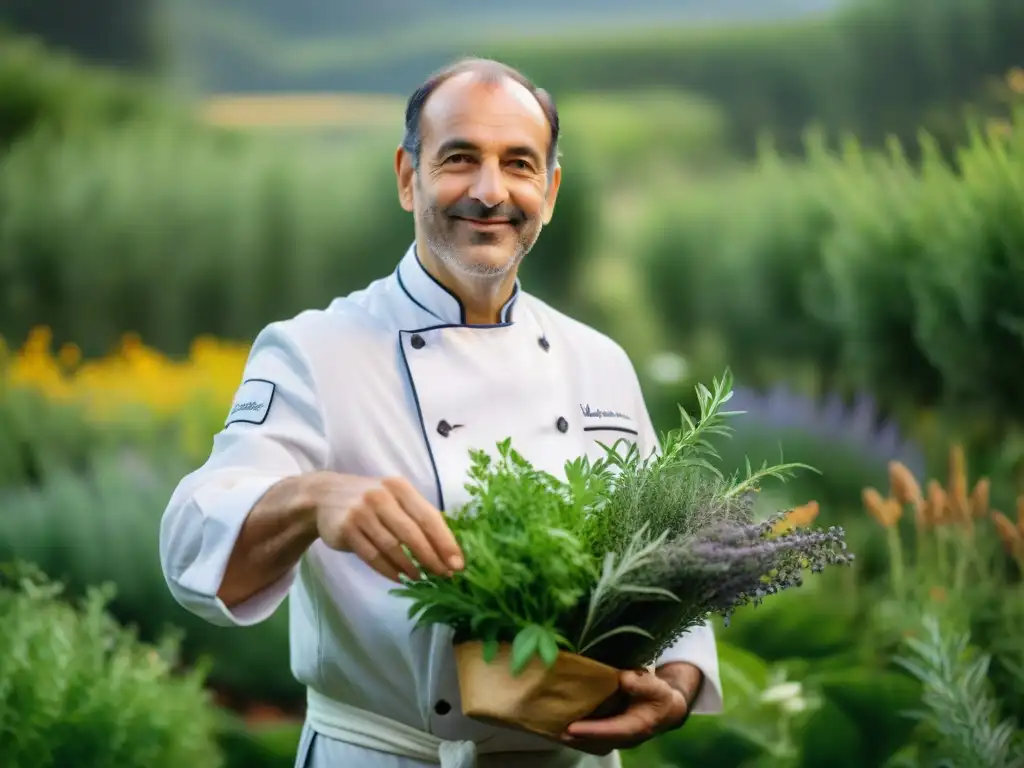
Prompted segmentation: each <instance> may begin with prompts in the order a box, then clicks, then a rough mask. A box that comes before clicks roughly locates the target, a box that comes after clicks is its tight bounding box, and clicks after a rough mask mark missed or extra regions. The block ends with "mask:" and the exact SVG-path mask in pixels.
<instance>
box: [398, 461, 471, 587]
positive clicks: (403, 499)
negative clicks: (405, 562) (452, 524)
mask: <svg viewBox="0 0 1024 768" xmlns="http://www.w3.org/2000/svg"><path fill="white" fill-rule="evenodd" d="M384 487H385V488H387V489H388V490H389V491H391V493H392V494H394V496H395V498H396V499H397V500H398V503H399V504H401V506H402V508H403V509H404V510H405V512H406V513H407V514H408V515H409V517H410V518H412V520H413V521H415V522H416V524H417V525H418V526H419V528H420V530H422V531H423V533H424V534H425V535H426V537H427V539H428V541H429V542H430V544H431V545H432V548H433V550H434V551H435V552H437V554H438V555H439V556H440V557H441V559H442V560H443V561H444V563H445V564H446V565H447V566H448V569H451V570H453V571H461V570H462V569H463V567H464V566H465V561H464V559H463V556H462V550H461V549H459V544H458V542H457V541H455V535H454V534H453V533H452V531H451V528H449V527H448V522H447V521H446V520H445V518H444V515H443V514H442V513H441V511H440V510H438V509H437V508H436V507H435V506H434V505H432V504H431V503H430V502H428V501H427V500H426V499H424V498H423V497H422V496H421V495H420V494H419V493H418V492H417V491H416V489H415V488H413V487H412V486H411V485H409V484H408V483H407V482H404V481H401V480H388V481H385V484H384ZM417 556H418V555H417ZM446 570H447V569H446Z"/></svg>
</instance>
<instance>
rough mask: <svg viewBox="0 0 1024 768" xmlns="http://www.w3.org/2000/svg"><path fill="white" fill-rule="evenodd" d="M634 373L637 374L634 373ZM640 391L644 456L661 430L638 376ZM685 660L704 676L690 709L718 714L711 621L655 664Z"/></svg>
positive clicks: (719, 687)
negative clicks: (655, 421) (655, 420)
mask: <svg viewBox="0 0 1024 768" xmlns="http://www.w3.org/2000/svg"><path fill="white" fill-rule="evenodd" d="M634 376H635V373H634ZM634 384H635V386H636V391H637V399H638V402H639V405H638V406H637V412H638V422H639V425H640V429H639V430H638V431H639V432H640V435H639V437H638V440H639V444H638V446H637V447H638V448H639V449H640V451H641V453H642V454H643V455H647V454H650V453H653V452H660V451H661V444H660V441H659V440H658V433H657V431H656V430H655V429H654V424H653V423H652V421H651V417H650V414H649V412H648V410H647V405H646V402H645V401H644V396H643V392H642V391H641V389H640V382H639V379H637V378H634ZM675 662H684V663H686V664H692V665H693V666H695V667H696V668H697V669H699V670H700V671H701V673H702V674H703V675H704V681H703V683H702V685H701V689H700V693H699V694H698V695H697V698H696V700H695V701H693V702H691V704H690V712H691V713H692V714H695V715H717V714H719V713H721V712H722V711H723V705H724V701H723V697H722V680H721V675H720V673H719V669H718V646H717V643H716V640H715V631H714V628H713V627H712V626H711V623H710V622H707V621H705V622H704V623H702V624H698V625H697V626H695V627H691V628H690V629H689V630H687V631H686V632H684V633H683V634H682V635H680V636H679V637H678V638H677V639H676V641H675V642H674V643H673V644H672V645H671V646H669V647H668V648H666V649H665V650H664V651H663V652H662V654H661V655H660V656H659V657H658V659H657V660H656V661H655V667H662V666H665V665H666V664H672V663H675Z"/></svg>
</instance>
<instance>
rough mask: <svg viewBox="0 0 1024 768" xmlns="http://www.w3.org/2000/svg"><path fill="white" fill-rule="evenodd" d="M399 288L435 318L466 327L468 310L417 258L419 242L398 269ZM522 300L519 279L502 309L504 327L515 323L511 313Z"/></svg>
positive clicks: (409, 251) (403, 259) (412, 247)
mask: <svg viewBox="0 0 1024 768" xmlns="http://www.w3.org/2000/svg"><path fill="white" fill-rule="evenodd" d="M395 277H396V278H397V279H398V285H399V287H400V288H401V289H402V291H403V292H404V293H405V295H406V296H407V297H408V298H409V300H410V301H411V302H412V303H413V304H415V305H416V306H418V307H419V308H420V309H422V310H423V311H424V312H427V313H428V314H430V315H433V316H434V317H435V318H437V320H438V321H439V322H441V323H444V324H445V325H466V308H465V307H464V306H463V305H462V302H461V301H460V300H459V297H458V296H456V295H455V294H454V293H452V292H451V291H449V290H448V289H447V288H445V287H444V286H443V285H441V283H439V282H438V281H437V279H436V278H435V277H434V276H433V275H431V274H430V273H429V272H427V269H426V267H424V266H423V262H421V261H420V260H419V256H417V255H416V243H413V244H412V245H410V246H409V249H408V250H407V251H406V252H405V256H403V257H402V260H401V261H400V262H399V263H398V268H397V269H396V270H395ZM518 298H519V279H518V278H516V284H515V287H514V288H513V289H512V295H511V296H510V297H509V299H508V301H506V302H505V304H504V306H503V307H502V308H501V314H500V318H501V323H500V324H501V325H511V324H512V322H513V321H512V310H513V308H514V307H515V303H516V299H518Z"/></svg>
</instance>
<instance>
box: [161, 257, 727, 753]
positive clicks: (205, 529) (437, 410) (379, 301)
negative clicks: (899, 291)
mask: <svg viewBox="0 0 1024 768" xmlns="http://www.w3.org/2000/svg"><path fill="white" fill-rule="evenodd" d="M242 378H243V381H242V383H241V385H240V387H239V390H238V393H237V395H236V397H235V401H234V403H233V404H232V408H231V411H230V414H229V416H228V418H227V421H226V424H225V427H224V428H223V430H222V431H221V432H219V433H218V434H217V435H216V436H215V437H214V441H213V449H212V452H211V454H210V456H209V458H208V459H207V461H206V462H205V464H203V466H201V467H200V468H199V469H197V470H195V471H194V472H192V473H191V474H189V475H188V476H186V477H185V478H184V479H183V480H182V481H181V483H180V484H179V485H178V487H177V488H176V489H175V491H174V494H173V496H172V498H171V499H170V502H169V504H168V506H167V509H166V511H165V512H164V516H163V520H162V523H161V532H160V559H161V563H162V567H163V572H164V575H165V578H166V580H167V583H168V586H169V588H170V590H171V592H172V594H173V595H174V597H175V598H176V599H177V600H178V602H179V603H180V604H181V605H183V606H184V607H185V608H186V609H188V610H189V611H192V612H193V613H195V614H197V615H198V616H200V617H203V618H204V619H206V620H208V621H210V622H212V623H214V624H220V625H226V626H230V625H234V626H247V625H252V624H256V623H258V622H261V621H263V620H265V619H267V618H268V617H269V616H270V615H271V614H272V613H273V612H274V611H275V610H276V609H277V608H278V607H279V606H280V604H281V603H282V602H283V601H284V599H285V597H286V596H288V595H289V594H290V596H291V600H290V605H289V608H290V610H289V614H290V638H291V666H292V671H293V673H294V675H295V677H296V678H297V679H298V680H299V681H300V682H301V683H304V684H305V685H306V686H307V687H308V688H310V689H312V690H313V691H315V692H317V693H319V694H322V695H323V696H326V697H329V698H330V699H332V700H334V701H338V702H342V703H344V704H347V705H350V706H353V707H357V708H359V709H361V710H367V711H369V712H372V713H376V714H378V715H383V716H385V717H387V718H390V719H391V720H393V721H397V722H399V723H403V724H405V725H407V726H412V727H414V728H416V729H420V730H422V731H426V732H427V733H430V734H433V735H435V736H436V737H438V738H440V739H444V740H467V741H473V742H476V743H477V744H478V745H480V748H481V751H482V752H483V751H487V752H501V751H505V750H507V751H509V752H520V751H530V750H538V751H545V752H546V753H547V754H550V755H551V760H550V761H549V762H548V763H546V762H544V760H543V759H542V758H543V755H542V756H540V757H538V756H537V755H533V756H532V760H531V765H532V766H533V767H534V768H544V766H545V765H548V764H551V765H556V764H557V765H558V766H559V768H561V766H563V765H565V764H566V763H565V762H564V761H565V759H566V755H565V752H566V750H564V749H562V748H561V747H559V746H558V745H555V744H553V743H552V742H550V741H548V740H544V739H540V738H538V737H535V736H531V735H524V734H521V733H518V732H513V731H511V730H508V729H502V728H497V727H493V726H490V725H484V724H481V723H478V722H476V721H473V720H470V719H468V718H465V717H463V716H462V714H461V707H460V699H459V686H458V678H457V673H456V667H455V662H454V654H453V652H452V633H451V630H450V629H448V628H446V627H442V626H434V627H431V628H422V629H418V630H414V629H413V624H412V622H411V621H410V620H409V619H408V617H407V610H408V602H407V601H405V600H404V599H400V598H397V597H394V596H391V595H389V594H388V591H389V590H390V589H393V588H395V587H396V584H395V583H394V582H391V581H389V580H387V579H385V578H384V577H382V576H380V575H379V574H378V573H376V572H375V571H374V570H372V569H371V568H370V567H369V566H367V565H366V564H365V563H363V562H362V561H361V560H360V559H359V558H358V557H357V556H355V555H354V554H351V553H346V552H337V551H334V550H331V549H329V548H328V547H327V546H326V545H324V544H323V542H320V541H317V542H316V543H314V544H313V545H312V546H311V547H310V548H309V550H308V551H307V552H306V553H305V555H304V556H303V557H302V559H301V560H300V562H299V563H298V564H297V566H296V567H295V568H294V569H293V570H292V571H291V572H289V573H288V574H286V575H285V576H284V577H283V578H281V579H280V580H279V581H277V582H276V583H274V584H271V585H270V586H269V587H267V588H266V589H264V590H263V591H262V592H261V593H259V594H257V595H255V596H253V597H252V598H250V599H249V600H247V601H246V602H244V603H243V604H241V605H238V606H235V607H234V608H231V609H229V608H228V607H227V606H226V605H225V604H224V603H223V602H222V601H221V600H220V599H219V598H218V597H217V591H218V588H219V586H220V583H221V580H222V578H223V574H224V570H225V567H226V565H227V561H228V557H229V555H230V553H231V550H232V548H233V546H234V543H235V540H236V537H237V535H238V532H239V529H240V528H241V526H242V523H243V521H244V520H245V518H246V515H247V514H248V513H249V510H250V509H251V508H252V507H253V505H254V504H255V503H256V502H257V501H258V500H259V499H260V497H261V496H262V495H263V494H264V493H265V492H266V491H267V490H268V489H269V488H270V487H271V486H272V485H274V484H275V483H277V482H278V481H280V480H281V479H283V478H286V477H289V476H294V475H299V474H301V473H305V472H311V471H315V470H333V471H336V472H341V473H345V474H354V475H366V476H374V477H384V476H402V477H404V478H406V479H408V480H409V481H410V482H411V483H412V484H413V485H414V486H415V487H416V488H417V489H418V490H419V491H420V492H421V493H422V494H423V495H424V497H425V498H427V499H428V500H430V501H431V502H432V503H434V504H435V505H437V507H438V508H439V509H442V510H452V509H455V508H457V507H458V506H460V505H461V504H463V503H465V502H466V501H468V497H467V493H466V491H465V489H464V484H465V482H466V479H467V470H468V467H469V463H470V455H469V451H470V449H471V448H481V449H485V450H488V451H493V450H494V449H495V445H496V443H498V442H499V441H501V440H503V439H505V438H507V437H511V439H512V444H513V447H515V448H516V449H517V450H518V451H520V452H521V453H522V454H523V455H524V456H525V457H526V458H527V459H528V460H529V461H531V462H532V463H533V464H534V465H535V466H536V467H537V468H539V469H542V470H545V471H548V472H552V473H556V474H561V473H562V471H563V467H564V464H565V462H566V461H567V460H571V459H574V458H576V457H578V456H580V455H583V454H587V455H589V456H591V457H593V458H598V457H600V456H602V455H603V449H602V448H601V447H600V446H599V445H598V443H599V442H604V443H610V442H613V441H614V440H616V439H618V438H625V439H627V440H635V441H637V442H638V443H639V448H640V449H641V451H642V452H645V453H646V452H649V451H651V450H653V449H655V448H657V437H656V433H655V431H654V428H653V426H652V424H651V421H650V417H649V415H648V413H647V409H646V406H645V403H644V398H643V395H642V393H641V390H640V386H639V382H638V379H637V376H636V373H635V370H634V368H633V366H632V364H631V362H630V360H629V358H628V357H627V355H626V353H625V352H624V350H623V349H622V348H621V347H620V346H619V345H618V344H616V343H615V342H613V341H612V340H610V339H609V338H608V337H606V336H604V335H602V334H600V333H598V332H597V331H595V330H593V329H591V328H589V327H587V326H585V325H583V324H581V323H579V322H577V321H575V320H572V319H570V318H569V317H567V316H565V315H563V314H561V313H559V312H557V311H556V310H554V309H553V308H551V307H549V306H548V305H546V304H544V303H543V302H541V301H540V300H538V299H537V298H535V297H533V296H531V295H529V294H527V293H525V292H523V291H522V290H521V289H520V286H519V285H518V283H517V285H516V288H515V291H514V293H513V295H512V297H511V298H510V300H509V301H508V302H507V303H506V305H505V306H504V307H503V308H502V311H501V322H499V323H497V324H494V325H486V326H469V325H467V324H466V317H465V310H464V309H463V307H462V305H461V303H460V301H459V299H458V298H457V297H456V296H455V295H454V294H452V293H451V292H450V291H448V290H447V289H446V288H445V287H444V286H442V285H441V284H440V283H439V282H437V281H436V280H435V279H434V278H433V277H432V276H430V274H429V273H428V272H427V271H426V270H425V269H424V268H423V265H422V264H421V263H420V261H419V260H418V258H417V256H416V251H415V246H411V247H410V248H409V250H408V251H407V252H406V254H405V255H404V257H403V258H402V259H401V261H400V262H399V264H398V266H397V268H396V269H395V271H394V272H392V273H391V274H390V275H389V276H387V277H385V278H381V279H379V280H376V281H374V282H372V283H371V284H370V285H369V286H367V287H366V288H364V289H362V290H359V291H356V292H354V293H351V294H349V295H347V296H345V297H342V298H339V299H336V300H334V301H333V302H332V303H331V304H330V305H329V306H328V308H327V309H325V310H308V311H304V312H302V313H300V314H298V315H297V316H295V317H292V318H290V319H287V320H284V321H281V322H274V323H271V324H270V325H268V326H267V327H266V328H265V329H263V330H262V331H261V332H260V333H259V335H258V336H257V337H256V339H255V341H254V343H253V346H252V348H251V351H250V354H249V358H248V360H247V362H246V366H245V370H244V375H243V377H242ZM672 661H685V662H689V663H691V664H694V665H695V666H697V667H698V668H700V669H701V671H702V672H703V673H704V676H705V682H704V685H703V688H702V691H701V693H700V695H699V696H698V698H697V700H696V701H695V702H694V703H693V706H692V709H691V711H692V712H694V713H696V714H701V713H718V712H720V711H721V709H722V694H721V683H720V680H719V674H718V658H717V651H716V648H715V639H714V636H713V633H712V630H711V628H710V626H708V625H702V626H700V627H697V628H695V629H693V630H691V631H689V632H688V633H687V634H685V635H684V636H683V637H682V638H681V639H680V640H679V641H678V642H677V643H676V644H675V645H674V646H673V647H672V648H670V649H668V650H667V651H666V652H665V653H664V654H663V655H662V656H661V658H660V659H659V661H658V663H659V664H662V663H667V662H672ZM317 749H320V745H319V744H318V746H317ZM360 749H361V748H360ZM559 751H560V752H561V753H562V755H561V757H560V758H557V759H556V757H555V755H556V753H557V752H559ZM572 754H573V755H579V753H575V752H573V753H572ZM570 757H571V756H570ZM583 758H584V756H582V755H580V762H579V763H578V765H580V766H581V767H582V766H584V765H594V764H595V763H593V762H587V761H585V760H584V759H583ZM510 759H511V758H510ZM388 760H391V762H388ZM395 760H397V758H394V757H393V756H392V755H386V754H384V753H379V752H369V751H367V752H366V755H365V759H361V760H360V765H363V766H366V767H367V768H376V767H377V766H380V768H385V766H387V767H388V768H391V767H394V768H397V767H398V766H410V765H419V764H420V763H411V762H408V761H405V762H396V761H395ZM572 763H573V761H572V760H570V764H572ZM422 764H424V765H426V763H422ZM599 764H601V765H617V764H618V760H617V757H615V756H614V755H613V758H610V759H609V761H605V762H601V763H599Z"/></svg>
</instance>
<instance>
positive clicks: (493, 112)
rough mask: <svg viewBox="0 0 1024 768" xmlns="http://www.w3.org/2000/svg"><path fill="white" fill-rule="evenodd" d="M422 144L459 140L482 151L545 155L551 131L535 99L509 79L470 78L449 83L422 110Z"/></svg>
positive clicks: (470, 75) (461, 77)
mask: <svg viewBox="0 0 1024 768" xmlns="http://www.w3.org/2000/svg"><path fill="white" fill-rule="evenodd" d="M421 125H422V132H423V139H424V143H425V144H428V145H433V146H437V145H439V144H442V143H444V142H446V141H449V140H451V139H463V140H466V141H469V142H472V143H474V144H477V145H478V146H481V147H491V148H496V147H500V146H532V147H534V148H535V149H536V150H537V151H538V153H539V154H542V155H543V154H544V152H545V151H546V150H547V145H548V142H549V141H550V138H551V128H550V126H549V125H548V121H547V116H546V115H545V114H544V110H543V109H542V108H541V105H540V103H539V102H538V101H537V99H536V97H535V96H534V95H533V94H532V93H530V91H529V89H527V88H526V87H525V86H523V85H521V84H519V83H517V82H515V81H514V80H511V79H509V78H507V77H501V78H499V79H491V78H484V77H481V76H480V75H479V74H477V73H474V72H464V73H461V74H458V75H455V76H454V77H451V78H449V79H448V80H446V81H445V82H444V83H442V84H441V85H440V86H438V88H437V90H436V91H434V93H433V94H432V95H431V97H430V98H429V99H428V100H427V103H426V104H425V105H424V107H423V114H422V124H421Z"/></svg>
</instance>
